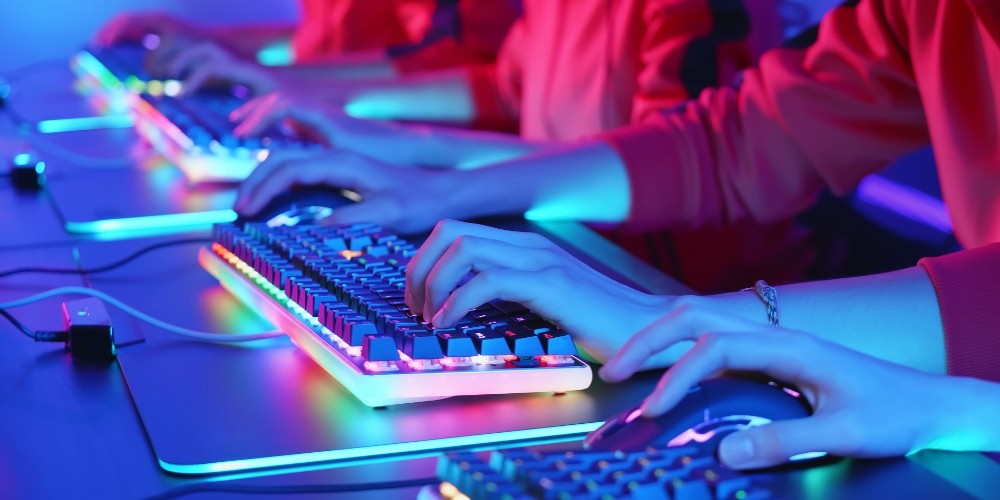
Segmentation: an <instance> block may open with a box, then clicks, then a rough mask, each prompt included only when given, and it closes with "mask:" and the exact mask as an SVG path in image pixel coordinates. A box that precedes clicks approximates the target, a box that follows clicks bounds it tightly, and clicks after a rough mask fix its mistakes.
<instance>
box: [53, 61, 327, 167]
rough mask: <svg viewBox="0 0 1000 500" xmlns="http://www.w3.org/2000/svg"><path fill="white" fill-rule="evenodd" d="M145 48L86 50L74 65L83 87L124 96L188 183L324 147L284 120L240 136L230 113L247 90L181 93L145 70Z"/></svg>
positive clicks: (142, 130)
mask: <svg viewBox="0 0 1000 500" xmlns="http://www.w3.org/2000/svg"><path fill="white" fill-rule="evenodd" d="M147 52H148V51H147V50H146V49H145V48H143V47H142V46H141V45H118V46H113V47H108V48H104V49H88V50H84V51H82V52H80V53H78V54H77V55H76V56H75V57H74V58H73V60H72V68H73V70H74V72H75V73H76V74H77V76H78V77H79V78H80V79H81V81H83V82H84V83H83V85H84V86H85V87H89V88H98V89H100V90H101V91H103V92H106V93H108V94H110V97H108V99H115V100H116V99H119V98H120V99H124V100H125V106H126V107H127V108H128V109H129V110H130V111H131V112H132V115H133V117H134V124H135V127H136V130H137V131H138V132H139V134H140V135H141V136H142V137H143V138H145V139H146V140H147V141H149V143H150V144H152V145H153V147H154V148H156V150H157V151H158V152H160V153H161V154H163V155H164V156H165V157H166V158H167V159H168V160H170V161H171V162H172V163H174V164H175V165H177V167H178V168H180V169H181V171H183V172H184V174H185V176H186V177H187V178H188V180H189V181H190V182H195V183H197V182H235V181H241V180H243V179H245V178H246V177H247V176H249V175H250V173H251V172H253V169H254V168H256V167H257V165H258V164H259V163H260V162H261V161H264V159H266V158H267V155H268V154H269V152H270V151H271V150H274V149H322V148H323V147H324V146H323V145H322V144H319V143H317V142H315V141H310V140H308V139H306V138H304V137H301V136H300V135H299V134H297V133H295V132H294V131H293V130H292V129H291V128H290V127H287V126H285V125H274V126H271V127H269V128H268V129H267V130H265V131H264V132H263V133H261V134H260V135H258V136H256V137H247V138H241V137H236V136H235V135H234V134H233V128H234V124H233V123H232V122H231V121H230V120H229V114H230V113H231V112H232V111H233V110H235V109H236V108H237V107H239V106H240V105H242V104H243V103H244V102H246V99H247V97H248V91H247V89H245V88H243V87H238V86H237V87H234V88H233V89H231V90H230V91H228V92H199V93H198V94H194V95H190V96H183V97H180V91H181V87H182V84H181V82H179V81H177V80H158V79H155V78H152V77H151V76H150V75H149V74H148V73H147V72H146V71H145V70H144V69H143V60H144V58H145V55H146V53H147Z"/></svg>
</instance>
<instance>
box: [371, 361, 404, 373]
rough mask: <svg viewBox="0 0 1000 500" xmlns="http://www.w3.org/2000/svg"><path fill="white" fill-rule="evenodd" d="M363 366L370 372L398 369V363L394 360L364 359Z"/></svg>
mask: <svg viewBox="0 0 1000 500" xmlns="http://www.w3.org/2000/svg"><path fill="white" fill-rule="evenodd" d="M364 366H365V370H368V371H370V372H394V371H399V365H398V364H397V363H396V362H395V361H365V365H364Z"/></svg>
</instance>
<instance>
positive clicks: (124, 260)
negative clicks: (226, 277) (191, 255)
mask: <svg viewBox="0 0 1000 500" xmlns="http://www.w3.org/2000/svg"><path fill="white" fill-rule="evenodd" d="M211 241H212V240H211V238H186V239H182V240H173V241H166V242H162V243H157V244H155V245H149V246H147V247H144V248H141V249H139V250H137V251H135V252H133V253H131V254H129V255H128V256H127V257H124V258H122V259H119V260H116V261H114V262H111V263H109V264H104V265H102V266H97V267H92V268H89V269H73V268H53V267H22V268H17V269H9V270H7V271H3V272H0V279H2V278H6V277H8V276H13V275H15V274H22V273H45V274H98V273H103V272H107V271H111V270H113V269H116V268H119V267H121V266H124V265H125V264H128V263H129V262H132V261H133V260H135V259H138V258H139V257H142V256H143V255H145V254H147V253H149V252H152V251H153V250H159V249H161V248H166V247H172V246H178V245H187V244H190V243H210V242H211Z"/></svg>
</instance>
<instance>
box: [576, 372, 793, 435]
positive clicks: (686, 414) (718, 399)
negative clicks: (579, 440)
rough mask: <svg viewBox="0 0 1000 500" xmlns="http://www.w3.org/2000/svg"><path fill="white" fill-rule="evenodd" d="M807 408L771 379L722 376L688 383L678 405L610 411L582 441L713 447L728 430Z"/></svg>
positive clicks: (775, 418) (778, 418) (740, 428)
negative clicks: (649, 414) (653, 413)
mask: <svg viewBox="0 0 1000 500" xmlns="http://www.w3.org/2000/svg"><path fill="white" fill-rule="evenodd" d="M810 414H812V410H811V409H810V407H809V403H808V402H807V401H806V398H805V397H804V396H802V395H801V394H799V393H798V392H796V391H794V390H793V389H790V388H787V387H784V386H781V385H779V384H777V383H774V382H762V381H756V380H749V379H743V378H735V377H721V378H715V379H709V380H705V381H703V382H701V383H700V384H698V385H696V386H694V387H692V388H691V389H690V390H689V391H688V393H687V395H686V396H685V397H684V398H683V399H682V400H681V401H680V403H678V404H677V406H675V407H674V408H673V409H671V410H670V411H668V412H667V413H665V414H663V415H661V416H659V417H656V418H645V417H643V416H642V415H641V414H640V410H639V407H638V406H635V407H631V408H629V409H627V410H625V411H623V412H621V413H619V414H617V415H615V416H613V417H611V418H610V419H608V420H607V421H606V422H604V424H603V425H601V426H600V427H599V428H597V429H596V430H594V431H592V432H591V433H590V434H588V435H587V437H586V439H585V440H584V447H585V448H587V449H590V450H598V451H623V452H629V451H640V450H644V449H646V448H647V447H648V446H653V447H656V448H663V447H674V446H685V445H693V444H705V445H709V446H712V450H713V451H714V450H715V449H716V448H717V447H718V442H719V441H721V439H722V437H723V436H725V435H726V434H729V433H731V432H735V431H738V430H742V429H746V428H749V427H754V426H758V425H764V424H766V423H769V422H771V421H773V420H785V419H793V418H803V417H808V416H809V415H810Z"/></svg>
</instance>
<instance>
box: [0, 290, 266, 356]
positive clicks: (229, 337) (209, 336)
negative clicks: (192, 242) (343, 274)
mask: <svg viewBox="0 0 1000 500" xmlns="http://www.w3.org/2000/svg"><path fill="white" fill-rule="evenodd" d="M59 295H87V296H90V297H97V298H99V299H101V300H103V301H105V302H107V303H109V304H111V305H113V306H115V307H117V308H118V309H121V310H122V311H123V312H125V313H127V314H130V315H132V316H134V317H135V318H137V319H139V320H141V321H145V322H146V323H149V324H151V325H153V326H156V327H159V328H162V329H164V330H166V331H168V332H171V333H175V334H177V335H183V336H185V337H189V338H193V339H197V340H204V341H207V342H248V341H251V340H261V339H272V338H275V337H281V336H284V335H285V333H284V332H280V331H270V332H261V333H247V334H227V333H214V332H202V331H198V330H191V329H190V328H184V327H182V326H176V325H172V324H170V323H167V322H165V321H162V320H160V319H157V318H154V317H152V316H150V315H148V314H146V313H144V312H142V311H139V310H137V309H135V308H133V307H132V306H129V305H127V304H125V303H124V302H122V301H120V300H118V299H116V298H114V297H112V296H110V295H108V294H106V293H104V292H101V291H98V290H94V289H92V288H84V287H82V286H64V287H59V288H53V289H52V290H47V291H44V292H41V293H38V294H35V295H32V296H30V297H25V298H23V299H18V300H14V301H11V302H5V303H3V304H0V309H10V308H14V307H20V306H23V305H27V304H32V303H35V302H38V301H41V300H45V299H47V298H50V297H56V296H59Z"/></svg>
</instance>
